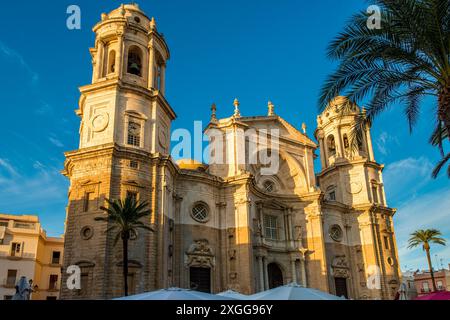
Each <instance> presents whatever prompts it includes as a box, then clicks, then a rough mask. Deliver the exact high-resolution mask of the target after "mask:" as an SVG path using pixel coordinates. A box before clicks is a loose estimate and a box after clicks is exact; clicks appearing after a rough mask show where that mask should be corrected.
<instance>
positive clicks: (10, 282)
mask: <svg viewBox="0 0 450 320" xmlns="http://www.w3.org/2000/svg"><path fill="white" fill-rule="evenodd" d="M16 278H17V270H8V276H7V278H6V285H7V286H10V287H13V286H15V285H16Z"/></svg>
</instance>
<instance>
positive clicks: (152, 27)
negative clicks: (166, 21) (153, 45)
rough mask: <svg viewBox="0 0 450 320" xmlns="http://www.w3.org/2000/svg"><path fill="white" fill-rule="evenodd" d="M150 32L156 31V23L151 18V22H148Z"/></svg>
mask: <svg viewBox="0 0 450 320" xmlns="http://www.w3.org/2000/svg"><path fill="white" fill-rule="evenodd" d="M150 30H153V31H154V30H156V21H155V18H154V17H152V20H150Z"/></svg>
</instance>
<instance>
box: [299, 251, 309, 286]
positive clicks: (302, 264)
mask: <svg viewBox="0 0 450 320" xmlns="http://www.w3.org/2000/svg"><path fill="white" fill-rule="evenodd" d="M300 271H301V273H302V286H304V287H305V288H306V287H308V281H307V279H306V263H305V258H303V259H300Z"/></svg>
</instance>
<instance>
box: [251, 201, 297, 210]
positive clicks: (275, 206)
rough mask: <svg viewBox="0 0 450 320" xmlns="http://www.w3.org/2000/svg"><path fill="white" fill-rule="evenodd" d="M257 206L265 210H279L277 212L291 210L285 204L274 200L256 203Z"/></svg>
mask: <svg viewBox="0 0 450 320" xmlns="http://www.w3.org/2000/svg"><path fill="white" fill-rule="evenodd" d="M256 205H258V206H261V207H263V208H269V209H277V210H285V209H289V208H290V207H289V206H287V205H286V204H285V203H283V202H281V201H279V200H277V199H274V198H271V199H264V200H259V201H256Z"/></svg>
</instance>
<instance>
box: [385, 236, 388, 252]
mask: <svg viewBox="0 0 450 320" xmlns="http://www.w3.org/2000/svg"><path fill="white" fill-rule="evenodd" d="M384 248H385V249H388V250H389V238H388V237H386V236H384Z"/></svg>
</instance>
